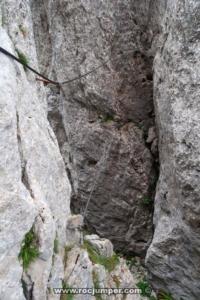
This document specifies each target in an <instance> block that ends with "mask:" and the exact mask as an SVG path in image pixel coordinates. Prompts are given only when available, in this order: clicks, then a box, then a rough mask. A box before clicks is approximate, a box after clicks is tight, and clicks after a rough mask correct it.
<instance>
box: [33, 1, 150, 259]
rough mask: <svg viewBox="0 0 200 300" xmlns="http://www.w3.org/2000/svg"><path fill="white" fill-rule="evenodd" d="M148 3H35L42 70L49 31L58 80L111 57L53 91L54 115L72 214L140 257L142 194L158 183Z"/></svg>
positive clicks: (145, 221) (146, 217)
mask: <svg viewBox="0 0 200 300" xmlns="http://www.w3.org/2000/svg"><path fill="white" fill-rule="evenodd" d="M146 2H148V1H146ZM146 4H147V3H145V5H144V4H143V6H142V8H141V7H139V6H138V7H137V5H136V6H135V5H133V3H132V1H128V0H127V1H124V0H123V1H122V0H121V1H117V3H116V1H93V0H91V1H67V2H66V1H42V0H37V1H32V11H33V13H34V31H35V37H36V39H37V40H38V41H39V42H37V51H38V55H39V57H40V62H41V64H42V68H45V66H46V65H45V58H44V57H43V56H44V53H43V52H42V50H41V49H42V48H43V43H44V40H43V38H42V37H43V36H44V32H45V36H46V37H45V40H46V42H47V43H48V45H49V47H50V49H52V51H51V60H50V66H49V67H48V68H46V71H47V72H48V71H49V70H51V71H50V73H49V74H51V75H52V76H53V75H54V76H55V78H56V79H57V80H58V81H63V80H67V79H70V78H73V77H76V76H78V75H80V74H83V73H86V72H88V71H90V70H91V69H93V68H94V67H96V66H98V65H100V64H102V63H103V62H104V61H105V60H108V59H109V61H108V62H107V64H105V65H104V66H103V67H102V68H99V69H98V70H97V71H96V72H94V73H92V74H90V75H89V76H88V77H87V78H82V79H81V80H79V81H76V82H72V83H70V84H68V85H63V86H62V89H61V91H60V93H59V92H58V91H56V89H55V88H53V89H52V90H51V92H50V93H49V101H48V102H49V119H50V122H51V124H52V127H53V128H54V131H55V133H56V136H57V138H58V143H59V145H60V149H61V153H62V155H63V158H64V160H65V162H66V169H67V171H68V175H69V176H70V180H71V183H72V186H73V197H72V202H71V206H72V208H73V210H74V212H76V213H84V214H85V221H86V222H87V224H88V226H89V228H90V229H91V230H95V231H96V232H97V233H98V234H100V235H101V236H103V237H107V238H109V239H110V240H111V241H112V242H113V243H114V245H115V247H117V249H119V250H121V251H122V250H123V251H125V252H136V253H139V254H140V255H144V253H145V250H146V249H147V246H148V245H149V243H150V240H151V237H152V213H151V209H150V210H149V208H148V207H145V206H143V199H144V198H145V197H148V198H150V199H151V198H152V197H153V190H154V184H155V172H154V170H153V169H154V158H153V155H152V154H151V151H150V146H149V145H146V143H145V139H146V138H147V134H148V129H149V128H150V127H152V126H153V124H154V116H153V101H152V88H153V85H152V60H153V57H152V51H151V50H150V47H151V40H152V36H151V32H149V31H148V27H147V26H146V25H147V21H148V20H147V19H148V18H146V17H144V18H143V21H141V17H142V16H145V14H146V15H147V14H148V5H146ZM138 5H139V1H138ZM137 17H138V18H139V19H140V24H138V21H137V20H136V19H137ZM45 18H46V20H47V22H48V26H47V27H45V26H42V24H43V23H42V22H43V20H44V19H45ZM38 24H39V25H40V26H38ZM49 41H50V42H49ZM45 47H46V45H45ZM87 202H89V204H88V206H87V211H85V208H86V203H87Z"/></svg>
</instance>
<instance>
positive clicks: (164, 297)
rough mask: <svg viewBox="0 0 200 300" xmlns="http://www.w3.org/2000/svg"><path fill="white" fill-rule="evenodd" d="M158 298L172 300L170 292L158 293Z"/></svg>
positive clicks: (159, 299)
mask: <svg viewBox="0 0 200 300" xmlns="http://www.w3.org/2000/svg"><path fill="white" fill-rule="evenodd" d="M158 300H173V298H172V295H171V294H170V293H165V292H163V291H161V292H159V293H158Z"/></svg>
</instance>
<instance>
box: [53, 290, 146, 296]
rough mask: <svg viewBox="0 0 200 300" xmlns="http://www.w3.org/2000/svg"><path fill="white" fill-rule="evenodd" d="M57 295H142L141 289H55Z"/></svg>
mask: <svg viewBox="0 0 200 300" xmlns="http://www.w3.org/2000/svg"><path fill="white" fill-rule="evenodd" d="M53 290H54V293H55V294H71V295H76V294H77V295H79V294H84V295H93V296H94V295H97V294H105V295H117V294H122V295H123V294H124V295H128V294H132V295H133V294H141V293H142V291H141V289H138V288H123V289H122V288H118V289H117V288H102V289H100V288H98V289H94V288H65V289H64V288H54V289H53Z"/></svg>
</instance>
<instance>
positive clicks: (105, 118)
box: [101, 114, 114, 123]
mask: <svg viewBox="0 0 200 300" xmlns="http://www.w3.org/2000/svg"><path fill="white" fill-rule="evenodd" d="M101 121H102V122H105V123H108V122H112V121H114V116H112V115H110V114H106V115H104V116H102V119H101Z"/></svg>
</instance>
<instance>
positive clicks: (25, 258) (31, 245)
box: [19, 227, 39, 270]
mask: <svg viewBox="0 0 200 300" xmlns="http://www.w3.org/2000/svg"><path fill="white" fill-rule="evenodd" d="M38 256H39V251H38V248H37V237H36V235H35V233H34V231H33V227H32V228H31V230H30V231H29V232H28V233H27V234H26V235H25V238H24V240H23V242H22V247H21V250H20V253H19V259H20V260H22V263H23V268H24V269H25V270H27V269H28V267H29V265H30V264H31V263H32V262H33V261H34V260H35V259H36V258H37V257H38Z"/></svg>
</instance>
